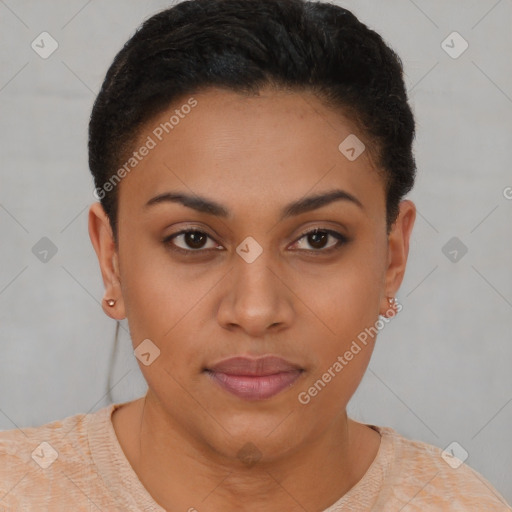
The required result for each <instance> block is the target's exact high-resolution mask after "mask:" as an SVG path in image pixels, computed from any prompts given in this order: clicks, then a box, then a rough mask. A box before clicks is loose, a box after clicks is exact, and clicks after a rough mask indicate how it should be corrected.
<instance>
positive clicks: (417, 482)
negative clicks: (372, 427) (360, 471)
mask: <svg viewBox="0 0 512 512" xmlns="http://www.w3.org/2000/svg"><path fill="white" fill-rule="evenodd" d="M377 428H378V430H379V432H380V433H381V435H382V436H383V440H385V442H386V443H387V445H388V446H389V447H390V450H389V458H390V459H391V460H390V461H389V468H388V476H387V478H386V480H387V484H388V485H385V488H384V489H383V494H385V495H386V499H388V500H390V501H392V502H395V503H397V504H400V506H404V504H405V503H407V505H408V506H407V510H408V512H412V511H418V512H419V511H422V512H423V511H427V510H444V509H446V510H451V511H458V510H460V511H465V512H466V511H473V510H474V511H475V512H476V511H481V510H486V511H500V512H501V511H511V510H512V509H511V508H510V507H509V506H508V505H507V503H506V501H505V499H504V498H503V496H501V495H500V493H499V492H498V491H497V490H496V489H495V488H494V487H493V486H492V485H491V484H490V483H489V482H488V481H487V480H486V479H485V478H484V477H483V476H482V475H480V474H479V473H478V472H476V471H475V470H474V469H472V468H471V467H470V466H468V465H467V464H465V463H464V462H463V461H462V460H460V459H458V458H457V450H449V451H446V452H445V451H443V450H442V449H441V448H438V447H436V446H433V445H430V444H428V443H425V442H423V441H417V440H411V439H407V438H405V437H403V436H402V435H400V434H399V433H398V432H396V431H395V430H393V429H391V428H389V427H377ZM459 456H460V457H461V459H462V458H463V456H462V455H459Z"/></svg>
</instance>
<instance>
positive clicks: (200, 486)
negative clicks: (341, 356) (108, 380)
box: [112, 397, 380, 512]
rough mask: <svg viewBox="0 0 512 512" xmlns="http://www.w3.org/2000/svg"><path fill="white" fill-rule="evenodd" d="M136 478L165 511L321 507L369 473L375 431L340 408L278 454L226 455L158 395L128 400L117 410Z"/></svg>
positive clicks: (376, 442) (123, 444)
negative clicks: (176, 417) (325, 424)
mask: <svg viewBox="0 0 512 512" xmlns="http://www.w3.org/2000/svg"><path fill="white" fill-rule="evenodd" d="M112 422H113V425H114V430H115V432H116V435H117V437H118V439H119V442H120V444H121V447H122V448H123V451H124V453H125V455H126V457H127V459H128V461H129V462H130V464H131V466H132V467H133V469H134V471H135V473H136V474H137V476H138V477H139V480H140V481H141V483H142V484H143V485H144V487H145V488H146V489H147V490H148V492H149V493H150V494H151V495H152V496H153V498H154V499H155V501H157V502H158V503H159V504H160V505H161V506H162V507H163V508H165V509H167V510H180V509H181V510H194V509H196V510H197V511H199V512H202V511H203V510H223V511H226V512H231V511H233V512H234V511H238V510H240V504H241V503H243V504H244V510H246V511H247V512H256V511H266V512H268V511H273V510H276V511H277V510H287V511H291V512H295V511H297V512H298V511H301V512H303V511H304V510H323V509H325V508H328V507H329V506H330V505H332V504H333V503H335V502H336V501H337V500H338V499H339V498H340V497H341V496H343V495H344V494H345V493H346V492H347V491H348V490H349V489H350V488H351V487H353V486H354V485H355V484H356V483H357V482H358V481H359V480H360V479H361V478H362V476H363V475H364V473H365V472H366V470H367V469H368V467H369V466H370V464H371V463H372V461H373V460H374V458H375V456H376V454H377V451H378V447H379V445H380V435H379V434H378V433H377V432H375V431H374V430H372V429H370V428H369V427H366V426H365V425H362V424H360V423H357V422H354V421H352V420H350V419H349V418H347V415H346V412H345V411H343V412H342V413H340V414H339V416H337V417H336V418H335V420H334V421H333V422H332V424H331V425H330V426H329V428H328V429H326V430H324V431H323V432H321V433H319V435H316V436H315V437H314V438H312V439H307V440H305V441H304V443H303V444H302V445H301V446H298V447H295V448H294V449H291V450H289V451H287V452H286V453H285V454H284V455H281V456H279V457H274V458H272V457H271V458H269V457H266V458H263V457H262V458H261V460H257V459H258V458H259V456H261V454H259V453H258V450H257V449H256V448H255V447H252V450H253V453H252V455H253V456H254V455H255V457H253V459H254V460H253V461H252V462H251V460H250V456H251V445H250V444H248V445H247V448H246V455H248V456H249V459H247V458H243V460H245V462H243V460H241V458H240V457H231V458H230V457H227V456H226V455H224V454H222V453H219V451H217V450H215V449H214V448H213V447H212V446H208V445H205V444H204V442H202V441H201V439H199V438H197V437H194V435H193V434H191V432H190V430H187V429H183V428H181V427H180V426H179V425H176V424H175V423H174V422H173V421H172V419H171V418H169V416H168V415H167V414H165V413H164V412H163V411H162V409H161V407H160V404H159V403H158V402H157V401H156V400H152V399H150V398H148V397H145V398H143V399H139V400H136V401H133V402H130V403H128V404H126V405H124V406H123V407H121V408H119V409H117V410H116V411H115V413H114V414H113V416H112Z"/></svg>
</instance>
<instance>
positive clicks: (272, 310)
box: [217, 251, 294, 337]
mask: <svg viewBox="0 0 512 512" xmlns="http://www.w3.org/2000/svg"><path fill="white" fill-rule="evenodd" d="M282 274H283V272H282V271H280V270H279V266H278V265H276V264H272V263H271V262H270V261H269V258H267V256H266V254H265V251H264V252H263V253H262V254H261V255H260V256H259V257H258V258H257V259H256V260H255V261H253V262H252V263H248V262H246V261H244V260H243V259H242V258H239V257H238V256H237V258H236V259H235V263H234V268H233V269H232V270H231V272H229V274H228V276H227V277H226V283H227V284H226V287H227V292H226V293H225V294H224V295H223V296H222V299H221V303H220V304H219V308H218V311H217V319H218V322H219V324H220V325H222V327H224V328H225V329H228V330H233V329H241V330H243V331H244V332H245V333H247V334H248V335H250V336H251V337H262V336H265V334H268V332H269V331H271V332H278V331H280V330H282V329H285V328H286V327H289V326H290V325H291V323H292V319H293V315H294V308H293V302H292V297H293V293H292V292H291V291H290V288H289V287H288V286H286V277H285V276H284V275H282Z"/></svg>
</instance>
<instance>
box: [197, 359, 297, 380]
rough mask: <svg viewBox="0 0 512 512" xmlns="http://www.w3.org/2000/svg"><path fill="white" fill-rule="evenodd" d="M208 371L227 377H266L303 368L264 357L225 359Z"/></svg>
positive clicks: (284, 360)
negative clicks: (223, 374)
mask: <svg viewBox="0 0 512 512" xmlns="http://www.w3.org/2000/svg"><path fill="white" fill-rule="evenodd" d="M207 370H208V371H212V372H218V373H225V374H227V375H249V376H265V375H275V374H276V373H282V372H292V371H297V370H302V368H300V366H297V365H296V364H293V363H291V362H290V361H287V360H286V359H283V358H281V357H277V356H264V357H260V358H257V359H253V358H249V357H242V356H237V357H230V358H228V359H223V360H222V361H220V362H218V363H216V364H215V365H213V366H211V367H208V368H207Z"/></svg>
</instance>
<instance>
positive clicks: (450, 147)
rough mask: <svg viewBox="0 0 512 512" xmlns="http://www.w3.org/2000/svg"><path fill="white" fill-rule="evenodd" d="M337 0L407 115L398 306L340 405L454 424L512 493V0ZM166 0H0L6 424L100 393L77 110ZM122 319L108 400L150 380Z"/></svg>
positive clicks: (80, 406)
mask: <svg viewBox="0 0 512 512" xmlns="http://www.w3.org/2000/svg"><path fill="white" fill-rule="evenodd" d="M339 4H340V5H343V6H345V7H347V8H349V9H350V10H352V11H353V12H354V13H355V14H356V15H357V16H358V17H360V19H361V21H363V22H364V23H366V24H367V25H369V26H370V27H371V28H373V29H375V30H376V31H377V32H379V33H380V34H382V36H383V37H384V39H385V40H386V41H387V42H388V43H389V44H390V45H391V46H392V47H393V48H394V49H395V50H396V51H397V53H398V54H399V55H400V57H401V58H402V60H403V63H404V67H405V72H406V83H407V87H408V90H409V94H410V101H411V105H412V107H413V110H414V112H415V115H416V119H417V139H416V143H415V154H416V158H417V164H418V178H417V183H416V186H415V189H414V191H413V192H412V193H411V194H410V195H409V196H408V197H409V198H410V199H412V200H413V201H414V202H415V203H416V206H417V208H418V217H417V220H416V225H415V228H414V232H413V237H412V244H411V248H410V256H409V262H408V269H407V273H406V276H405V280H404V282H403V284H402V287H401V289H400V292H399V294H398V298H399V300H400V302H401V303H402V304H403V310H402V312H401V313H400V314H399V315H398V317H397V318H396V319H395V320H393V321H392V322H391V323H390V324H389V325H388V326H387V327H385V328H384V330H383V331H382V332H381V333H380V335H379V339H378V342H377V347H376V350H375V353H374V356H373V359H372V362H371V364H370V368H369V370H368V372H367V374H366V376H365V378H364V380H363V382H362V383H361V386H360V388H359V389H358V391H357V393H356V395H355V397H354V398H353V400H352V402H351V404H350V409H349V412H350V413H351V414H352V416H353V417H354V418H355V419H357V420H359V421H363V422H367V423H373V424H377V425H388V426H391V427H393V428H395V429H397V430H398V431H399V432H400V433H402V434H403V435H405V436H406V437H410V438H414V439H419V440H423V441H425V442H428V443H431V444H435V445H437V446H439V447H441V448H444V447H446V446H447V445H448V444H450V443H451V442H452V441H457V442H458V443H459V444H460V445H461V446H463V447H464V448H465V449H466V450H467V452H468V453H469V458H468V459H467V461H466V462H467V463H468V464H469V465H471V466H472V467H473V468H475V469H476V470H477V471H479V472H480V473H482V474H483V475H484V476H485V477H486V478H487V479H489V480H490V482H491V483H492V484H493V485H494V486H495V487H496V488H497V489H498V490H499V491H500V492H501V493H503V495H504V496H505V498H506V499H507V500H509V501H510V502H512V477H511V476H510V470H511V469H512V468H511V466H512V438H511V436H510V432H511V425H512V403H511V402H512V372H511V366H512V365H511V362H512V343H511V341H512V340H511V337H512V334H511V333H512V269H511V268H512V241H511V240H512V237H511V235H512V230H511V224H512V222H511V219H512V200H511V199H507V197H506V196H508V197H509V198H510V197H512V189H507V187H512V173H511V167H510V157H511V156H512V150H511V146H512V140H511V138H512V117H511V114H512V69H511V59H510V54H511V51H512V36H511V34H512V31H511V28H512V2H511V0H500V1H496V0H485V1H484V0H480V1H478V2H477V1H474V0H473V1H470V0H466V1H456V0H451V1H441V0H428V1H422V2H420V1H419V0H415V2H413V1H412V0H392V1H386V2H381V1H377V0H375V1H340V2H339ZM169 5H170V2H169V1H156V0H155V1H131V2H127V1H120V0H108V1H107V0H93V1H89V2H86V1H84V0H73V1H66V2H58V1H56V0H52V1H45V2H35V1H33V2H29V1H23V0H5V1H2V0H0V20H1V22H0V37H1V48H0V73H1V74H0V108H1V116H0V133H1V141H2V143H1V147H2V159H1V167H0V180H1V181H0V235H1V239H2V251H1V261H0V340H1V357H0V429H10V428H15V427H16V426H20V427H25V426H33V425H39V424H42V423H45V422H48V421H52V420H55V419H59V418H63V417H65V416H69V415H72V414H77V413H80V412H89V411H94V410H97V409H99V408H100V407H104V406H105V405H107V404H108V403H109V397H108V396H107V395H106V389H107V386H109V384H108V382H107V373H108V367H109V360H110V357H111V352H112V347H113V335H114V330H115V322H114V321H113V320H111V319H109V318H108V317H106V316H105V315H104V313H103V312H102V310H101V307H100V305H99V304H100V301H101V299H102V297H103V285H102V281H101V275H100V272H99V268H98V264H97V260H96V256H95V253H94V251H93V248H92V245H91V243H90V241H89V237H88V233H87V209H88V207H89V205H90V204H91V203H92V202H93V201H94V200H95V199H94V197H93V196H92V190H93V184H92V178H91V177H90V174H89V171H88V164H87V123H88V118H89V115H90V111H91V107H92V103H93V100H94V98H95V95H96V93H97V91H98V90H99V87H100V85H101V82H102V80H103V78H104V75H105V73H106V70H107V68H108V66H109V65H110V63H111V61H112V59H113V58H114V55H115V54H116V53H117V51H118V50H119V49H120V48H121V46H122V45H123V44H124V42H125V41H126V40H127V39H128V38H129V37H130V35H131V34H132V33H133V31H134V30H135V28H136V27H137V26H138V25H139V23H140V22H141V21H142V20H143V19H144V18H147V17H149V16H150V15H152V14H154V13H155V12H156V11H157V10H160V9H162V8H164V7H167V6H169ZM43 31H47V32H49V33H50V34H51V35H52V37H53V38H55V39H56V40H57V41H58V44H59V47H58V49H57V50H56V51H55V53H53V54H52V55H51V56H50V57H49V58H47V59H42V58H41V57H40V56H39V55H38V54H37V53H36V52H35V51H34V50H33V49H32V48H31V43H32V41H33V40H34V39H36V38H37V36H38V35H39V34H40V33H41V32H43ZM453 31H457V32H459V33H460V34H461V36H462V37H463V38H464V39H465V40H467V42H468V43H469V47H468V49H467V50H466V51H465V52H464V53H462V55H460V56H459V57H458V58H452V57H451V56H450V55H448V53H446V51H445V50H444V49H443V46H442V42H443V41H444V40H445V39H446V38H447V36H448V35H449V34H451V33H452V32H453ZM446 44H449V45H451V46H453V49H452V51H457V50H458V49H460V48H461V46H460V44H459V42H457V40H454V42H453V43H452V42H451V40H450V39H448V42H447V43H446ZM507 191H508V193H507ZM42 237H48V238H49V239H50V240H51V241H52V242H53V244H55V246H56V248H57V253H56V254H55V255H54V256H53V257H50V256H51V253H49V255H48V257H47V258H48V261H47V262H46V263H45V262H44V261H40V260H39V259H38V258H37V257H36V255H35V254H34V253H33V252H32V248H33V247H34V245H35V244H36V243H37V242H38V241H39V240H40V239H41V238H42ZM452 237H457V240H455V242H452V243H455V245H454V246H451V245H449V246H447V247H446V248H444V247H445V245H446V244H447V243H448V241H449V240H450V239H451V238H452ZM462 244H464V246H465V247H467V253H466V254H464V255H463V251H461V248H462V247H463V246H462ZM443 248H444V249H443ZM454 248H455V249H456V250H457V251H458V252H457V259H456V261H452V260H451V259H450V258H452V259H453V257H452V255H454V253H452V255H450V254H449V251H452V250H453V249H454ZM445 253H446V254H447V255H448V256H447V255H445ZM125 322H126V321H123V322H122V323H121V326H122V329H121V330H120V333H121V336H120V350H119V353H118V356H117V358H116V359H115V363H114V372H113V379H112V382H111V383H110V387H112V389H111V393H112V398H113V400H114V401H116V402H119V401H125V400H130V399H132V398H135V397H138V396H141V395H142V394H143V393H144V391H145V389H146V388H145V383H144V380H143V379H142V376H141V374H140V371H139V369H138V366H137V364H136V359H135V357H134V356H133V353H132V350H131V346H130V340H129V337H128V334H127V324H126V323H125Z"/></svg>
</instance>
